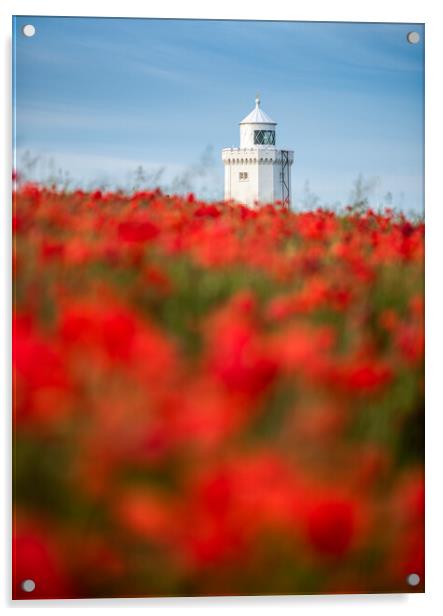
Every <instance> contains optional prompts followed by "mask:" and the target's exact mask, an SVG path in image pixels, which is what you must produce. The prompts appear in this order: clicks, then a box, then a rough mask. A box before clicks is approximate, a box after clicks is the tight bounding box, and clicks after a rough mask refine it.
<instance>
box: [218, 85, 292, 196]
mask: <svg viewBox="0 0 443 616" xmlns="http://www.w3.org/2000/svg"><path fill="white" fill-rule="evenodd" d="M276 125H277V123H276V122H274V120H272V119H271V118H270V117H269V116H268V114H267V113H265V112H264V111H263V110H262V109H261V107H260V98H259V97H258V96H257V98H256V99H255V108H254V109H253V110H252V111H251V113H250V114H248V115H247V116H246V117H245V118H244V119H243V120H242V121H241V122H240V147H239V148H223V150H222V160H223V162H224V166H225V200H234V201H238V202H239V203H244V204H246V205H249V206H250V207H255V206H257V205H259V204H263V203H274V202H275V201H277V200H279V201H281V202H282V203H283V205H284V206H285V207H288V208H289V207H290V206H291V165H292V163H293V160H294V152H293V151H292V150H280V149H278V148H277V147H276V146H275V142H276V140H275V127H276Z"/></svg>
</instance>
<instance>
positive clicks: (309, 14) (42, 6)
mask: <svg viewBox="0 0 443 616" xmlns="http://www.w3.org/2000/svg"><path fill="white" fill-rule="evenodd" d="M439 5H440V3H438V2H434V1H433V0H421V1H420V2H418V1H417V0H415V1H414V2H411V1H410V0H403V1H397V0H395V1H391V2H386V0H371V1H370V2H364V3H363V2H355V1H352V0H334V2H331V1H330V0H310V2H300V3H299V2H296V1H295V0H294V1H293V2H285V3H283V2H282V3H279V4H275V3H268V2H263V3H258V2H257V1H256V0H255V1H254V0H243V1H242V2H238V1H236V0H223V2H219V3H209V2H207V0H188V1H187V2H179V1H178V0H170V1H169V2H167V3H155V4H154V3H151V2H142V1H134V0H124V2H121V0H120V1H116V0H108V1H107V2H106V3H105V2H102V1H100V0H75V1H73V0H65V1H64V2H62V3H61V2H57V1H55V0H39V1H38V2H35V1H32V0H15V1H13V0H2V3H1V6H0V37H1V47H0V49H1V53H2V58H1V61H0V84H1V86H2V88H1V91H2V94H1V95H0V104H1V113H0V134H1V135H5V136H6V139H5V141H4V144H3V154H4V156H3V157H2V160H4V161H5V164H2V166H1V168H0V179H1V193H0V194H1V204H2V205H1V207H0V228H1V236H0V237H1V240H0V250H1V252H0V263H1V286H0V295H1V298H2V301H1V303H0V305H1V312H0V339H1V341H2V344H1V351H2V353H1V365H0V378H1V381H0V391H1V392H2V394H3V402H4V403H3V404H2V405H1V407H0V408H1V409H2V417H3V425H2V429H1V430H0V435H1V436H0V438H1V441H0V442H1V446H0V450H1V461H2V472H1V474H0V478H1V486H2V494H1V495H0V503H1V510H0V513H1V518H0V522H1V529H2V531H3V532H2V535H1V536H2V538H3V539H2V542H1V544H2V545H1V563H2V565H3V566H2V567H1V569H0V570H1V571H2V579H1V582H2V583H1V584H0V592H1V594H0V598H1V603H2V604H3V606H5V607H6V608H9V609H11V608H12V609H15V610H18V613H20V612H25V611H27V610H29V609H34V610H35V609H37V610H38V609H43V610H46V609H48V608H51V607H56V608H57V610H58V612H57V613H60V614H62V613H66V614H71V615H72V613H73V611H72V610H74V611H78V612H80V610H82V614H84V615H85V616H87V614H88V613H92V610H93V609H94V608H96V609H100V610H109V609H112V608H114V607H120V608H128V607H135V608H144V609H146V608H148V609H149V612H150V613H151V614H156V613H159V614H160V613H161V614H162V615H164V614H168V613H176V612H177V611H178V610H180V613H182V614H183V613H184V614H191V613H194V612H199V613H206V612H207V611H211V612H212V611H214V612H217V613H220V614H224V613H228V612H229V613H230V614H232V615H233V616H235V614H240V613H241V614H244V612H245V611H250V612H252V611H253V612H254V614H255V615H259V614H268V613H269V611H270V610H272V611H275V612H278V613H279V614H293V613H294V609H295V610H297V612H298V613H300V612H302V613H303V612H305V611H306V612H307V613H309V614H312V615H314V616H315V615H317V614H326V613H327V614H328V616H336V615H337V616H338V615H339V616H345V615H347V614H355V612H356V611H358V613H359V614H360V613H361V614H373V613H374V611H377V613H378V614H379V615H380V616H383V615H384V614H389V616H395V615H396V614H401V616H408V615H412V614H414V616H415V615H416V614H417V612H420V613H424V614H428V613H429V614H431V613H432V614H434V613H443V593H441V591H440V588H441V586H442V582H441V577H442V574H441V572H442V564H441V557H442V547H443V546H442V526H443V493H442V490H441V472H440V469H441V468H442V467H443V465H442V459H441V455H442V451H443V447H442V446H441V444H440V442H441V439H442V435H443V400H442V388H441V386H440V387H439V385H440V382H439V381H441V378H442V377H441V375H440V366H441V363H442V360H441V356H442V342H443V340H442V338H443V337H442V315H443V293H442V292H441V280H442V274H441V268H442V264H443V258H442V257H443V255H442V254H441V253H442V247H443V241H442V237H441V235H442V232H443V197H442V180H441V174H442V170H441V167H442V162H441V161H442V157H441V146H442V143H443V135H442V113H441V110H442V109H443V99H442V80H441V74H440V72H441V65H440V63H439V58H442V57H443V48H442V47H443V45H442V41H443V34H442V25H441V24H442V22H443V20H442V19H439V15H438V13H439ZM14 14H15V15H36V14H37V15H66V16H69V15H77V16H103V17H106V16H108V17H111V16H114V17H182V18H209V19H211V18H212V19H279V20H298V21H347V22H349V21H372V22H409V23H425V24H426V131H425V134H426V170H425V171H426V180H425V190H426V203H425V213H426V228H427V240H426V334H427V336H426V414H427V420H426V452H427V453H426V539H427V540H426V593H425V594H410V595H407V594H405V595H341V596H337V595H335V596H326V595H325V596H303V597H299V596H295V597H255V598H254V597H240V598H238V597H225V598H201V599H190V598H184V599H126V600H125V599H115V600H75V601H69V602H68V601H40V602H37V601H28V602H14V603H12V602H11V600H10V579H11V566H10V524H11V514H10V500H11V479H10V474H11V463H10V458H11V433H10V428H11V417H10V405H11V386H10V376H11V369H10V311H11V309H10V305H11V282H10V252H11V236H10V205H9V204H10V191H11V178H10V172H11V167H12V163H11V137H10V135H11V21H12V19H11V17H12V15H14ZM439 283H440V284H439ZM430 332H432V335H431V334H430ZM438 605H440V608H438Z"/></svg>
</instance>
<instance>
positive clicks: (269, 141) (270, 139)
mask: <svg viewBox="0 0 443 616" xmlns="http://www.w3.org/2000/svg"><path fill="white" fill-rule="evenodd" d="M254 144H255V145H275V130H255V131H254Z"/></svg>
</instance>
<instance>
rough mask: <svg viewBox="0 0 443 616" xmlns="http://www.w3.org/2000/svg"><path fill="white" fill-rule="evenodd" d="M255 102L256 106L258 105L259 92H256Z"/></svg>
mask: <svg viewBox="0 0 443 616" xmlns="http://www.w3.org/2000/svg"><path fill="white" fill-rule="evenodd" d="M255 104H256V106H257V107H260V94H259V93H258V92H257V94H256V95H255Z"/></svg>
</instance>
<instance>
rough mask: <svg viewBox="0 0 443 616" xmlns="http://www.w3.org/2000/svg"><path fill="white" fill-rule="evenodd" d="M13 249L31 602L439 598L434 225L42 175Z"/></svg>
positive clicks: (23, 530)
mask: <svg viewBox="0 0 443 616" xmlns="http://www.w3.org/2000/svg"><path fill="white" fill-rule="evenodd" d="M13 248H14V250H13V284H14V312H13V394H14V395H13V406H14V408H13V429H14V451H13V454H14V459H13V472H14V477H13V492H14V532H13V559H14V563H13V597H14V598H18V599H34V598H83V597H118V596H119V597H122V596H123V597H137V596H199V595H262V594H301V593H303V594H306V593H374V592H376V593H384V592H423V590H424V554H423V552H424V473H423V471H424V447H423V440H424V437H423V434H424V327H423V286H424V270H423V260H424V224H423V222H421V221H412V220H409V219H408V218H407V217H405V216H403V215H401V214H397V213H394V212H393V211H390V210H386V211H384V212H381V213H380V212H375V211H372V210H370V209H369V210H365V211H354V210H352V209H351V208H349V209H348V210H346V211H344V212H342V213H337V212H333V211H328V210H322V209H318V210H315V211H303V212H295V211H292V212H291V211H289V210H286V209H283V208H282V207H281V205H279V204H278V203H276V204H269V205H266V206H263V207H261V208H259V209H257V210H251V209H249V208H247V207H244V206H242V205H238V204H233V203H226V202H220V203H206V202H202V201H200V200H198V199H197V198H196V197H195V196H194V195H193V194H189V195H188V196H177V195H165V194H162V193H161V192H160V191H159V190H152V191H139V192H135V193H133V194H131V195H126V194H123V193H117V192H114V193H112V192H101V191H98V190H97V191H95V192H83V191H80V190H77V191H72V192H63V191H56V190H53V189H50V188H47V187H46V188H44V187H40V186H37V185H32V184H27V185H23V186H20V187H19V188H18V189H17V190H16V192H14V195H13ZM411 573H415V574H418V575H419V576H420V583H419V584H418V585H417V586H415V587H410V586H408V583H407V577H408V575H410V574H411ZM26 579H32V580H34V582H35V590H34V591H33V592H31V593H29V592H26V591H25V590H23V589H22V582H23V580H26Z"/></svg>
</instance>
